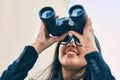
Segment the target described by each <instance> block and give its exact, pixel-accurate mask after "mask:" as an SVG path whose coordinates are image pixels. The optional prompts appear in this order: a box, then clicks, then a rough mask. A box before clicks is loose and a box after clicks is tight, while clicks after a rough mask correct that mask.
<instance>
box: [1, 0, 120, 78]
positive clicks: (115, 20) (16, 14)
mask: <svg viewBox="0 0 120 80" xmlns="http://www.w3.org/2000/svg"><path fill="white" fill-rule="evenodd" d="M78 3H80V4H81V5H83V6H84V8H85V10H86V13H87V14H88V16H89V17H90V18H91V20H92V25H93V28H94V31H95V34H96V36H97V37H98V39H99V41H100V44H101V47H102V55H103V57H104V59H105V61H106V62H107V64H108V65H109V66H110V68H111V71H112V73H113V75H114V76H115V77H116V79H117V80H120V76H119V75H120V72H119V68H120V63H119V61H120V54H119V48H120V47H119V46H120V42H119V41H120V37H119V35H120V23H119V20H120V15H119V14H120V9H119V8H120V0H55V1H54V0H0V40H1V41H0V63H1V64H0V74H2V72H3V71H4V70H5V69H6V68H7V66H8V65H9V64H11V63H12V61H14V60H15V59H16V58H17V57H18V56H19V54H20V52H21V51H22V49H23V48H24V46H25V45H27V44H31V43H32V42H33V41H34V40H35V37H36V34H37V32H38V29H39V26H40V19H39V16H38V12H39V10H40V9H41V8H42V7H43V6H47V5H50V6H53V7H54V8H55V10H56V13H57V14H59V15H60V16H67V15H68V13H67V12H68V11H67V10H68V8H69V7H70V6H72V5H73V4H78ZM53 48H54V45H53V46H52V47H51V48H48V49H47V50H46V51H44V53H48V52H50V51H51V49H53ZM52 52H53V51H52ZM51 54H52V53H51ZM51 54H49V55H48V54H42V55H40V56H39V59H38V61H37V62H36V65H35V67H34V68H33V72H34V71H37V69H38V68H41V69H42V68H44V66H46V65H48V62H49V58H51V56H52V55H51ZM40 63H44V64H42V65H41V64H40ZM40 65H41V66H40Z"/></svg>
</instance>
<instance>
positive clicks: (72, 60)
mask: <svg viewBox="0 0 120 80" xmlns="http://www.w3.org/2000/svg"><path fill="white" fill-rule="evenodd" d="M84 56H85V52H84V49H82V46H80V45H79V46H78V45H76V44H75V42H74V41H71V42H69V43H68V44H66V45H62V44H61V45H60V47H59V61H60V63H61V64H62V66H64V67H67V68H71V69H81V68H82V67H84V66H85V65H86V64H87V62H86V60H85V58H84Z"/></svg>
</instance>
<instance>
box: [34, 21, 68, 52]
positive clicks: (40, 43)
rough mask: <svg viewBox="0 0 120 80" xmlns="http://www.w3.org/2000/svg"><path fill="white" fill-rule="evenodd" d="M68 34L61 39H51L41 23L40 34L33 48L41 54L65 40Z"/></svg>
mask: <svg viewBox="0 0 120 80" xmlns="http://www.w3.org/2000/svg"><path fill="white" fill-rule="evenodd" d="M66 35H67V34H66V33H65V34H63V35H62V36H59V37H51V36H50V35H49V33H48V31H47V29H46V27H45V25H44V24H43V23H42V22H41V27H40V30H39V33H38V35H37V38H36V40H35V42H34V43H33V44H32V46H33V47H34V48H35V49H36V51H37V52H38V54H39V53H41V52H42V51H43V50H44V49H46V48H48V47H50V46H51V45H52V44H54V43H55V42H58V41H61V40H63V39H64V38H65V36H66Z"/></svg>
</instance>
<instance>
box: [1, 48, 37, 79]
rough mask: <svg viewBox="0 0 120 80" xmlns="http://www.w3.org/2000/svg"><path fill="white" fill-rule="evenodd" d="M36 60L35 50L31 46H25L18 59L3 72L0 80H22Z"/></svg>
mask: <svg viewBox="0 0 120 80" xmlns="http://www.w3.org/2000/svg"><path fill="white" fill-rule="evenodd" d="M37 58H38V54H37V52H36V50H35V49H34V48H33V47H32V46H26V47H25V48H24V50H23V51H22V53H21V55H20V56H19V58H18V59H17V60H15V61H14V62H13V63H12V64H11V65H10V66H9V67H8V69H7V70H5V71H4V72H3V74H2V76H1V80H24V78H25V77H26V76H27V74H28V71H29V70H30V69H31V68H32V67H33V65H34V64H35V62H36V60H37Z"/></svg>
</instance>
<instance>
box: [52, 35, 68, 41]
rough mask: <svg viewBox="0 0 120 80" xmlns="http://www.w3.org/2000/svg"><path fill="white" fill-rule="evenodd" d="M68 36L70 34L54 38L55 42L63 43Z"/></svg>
mask: <svg viewBox="0 0 120 80" xmlns="http://www.w3.org/2000/svg"><path fill="white" fill-rule="evenodd" d="M67 35H68V33H65V34H63V35H61V36H59V37H56V38H54V41H55V42H58V41H61V40H63V39H64V38H65V37H66V36H67Z"/></svg>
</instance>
